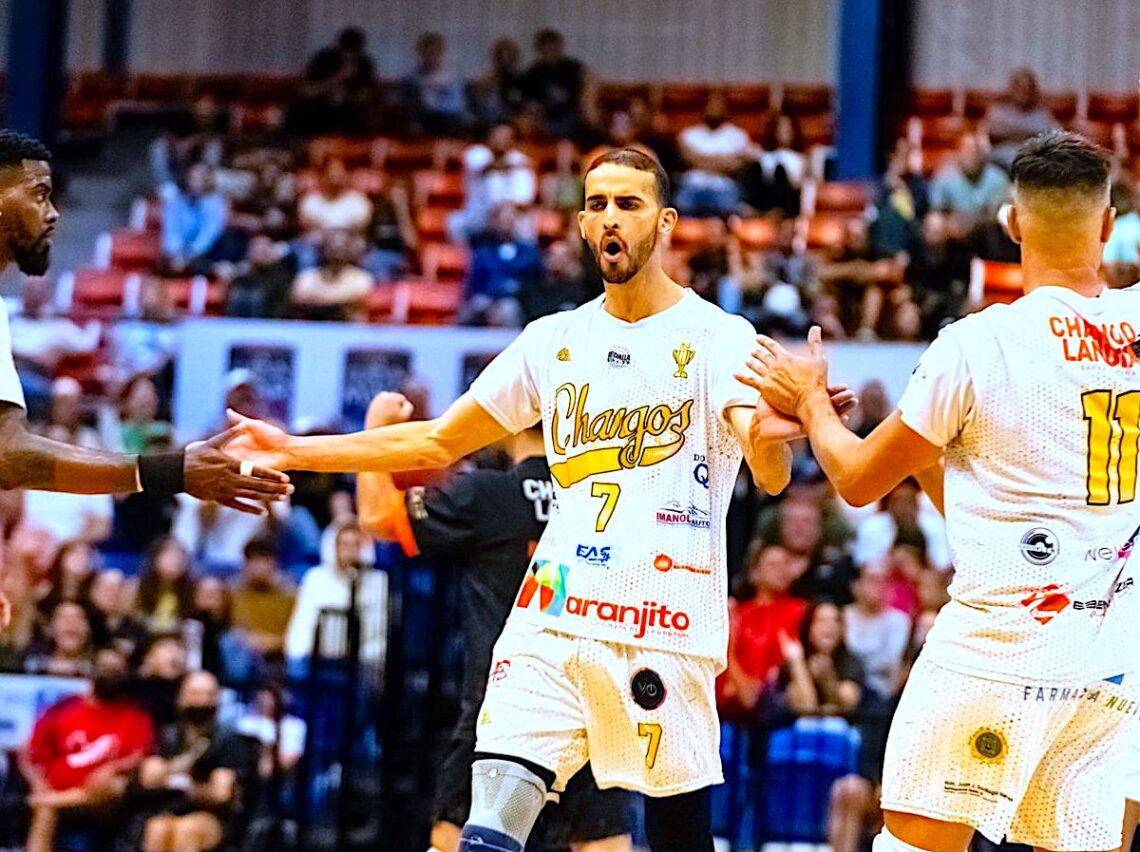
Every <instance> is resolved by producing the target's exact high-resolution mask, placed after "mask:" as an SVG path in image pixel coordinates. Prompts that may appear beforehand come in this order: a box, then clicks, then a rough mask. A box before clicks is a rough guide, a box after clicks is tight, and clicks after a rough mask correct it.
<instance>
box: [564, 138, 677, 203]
mask: <svg viewBox="0 0 1140 852" xmlns="http://www.w3.org/2000/svg"><path fill="white" fill-rule="evenodd" d="M606 163H613V164H614V165H615V166H626V167H627V168H631V169H637V171H639V172H649V173H650V174H651V175H653V191H654V193H655V194H656V195H657V201H658V203H660V205H661V206H662V207H667V206H668V205H669V175H667V174H665V169H663V168H662V167H661V163H660V161H659V160H658V159H657V158H656V157H652V156H650V155H649V154H646V153H645V152H644V151H638V150H637V149H636V148H614V149H613V150H611V151H606V152H605V153H604V154H599V155H598V156H597V157H595V158H594V161H593V162H592V163H590V167H589V168H588V169H586V174H587V175H588V174H589V173H590V172H592V171H593V170H594V169H596V168H597V167H598V166H604V165H605V164H606ZM584 178H585V175H583V179H584Z"/></svg>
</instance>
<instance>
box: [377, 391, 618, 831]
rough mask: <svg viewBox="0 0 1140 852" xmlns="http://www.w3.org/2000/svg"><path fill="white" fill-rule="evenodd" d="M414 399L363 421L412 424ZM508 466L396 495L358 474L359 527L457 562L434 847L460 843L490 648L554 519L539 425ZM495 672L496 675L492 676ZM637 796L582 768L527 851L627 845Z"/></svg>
mask: <svg viewBox="0 0 1140 852" xmlns="http://www.w3.org/2000/svg"><path fill="white" fill-rule="evenodd" d="M411 414H412V405H411V403H409V402H408V401H407V400H406V399H405V398H404V397H403V396H402V395H400V394H397V393H381V394H379V395H377V397H376V398H375V399H374V400H373V401H372V404H371V405H370V406H369V409H368V414H367V419H366V424H365V425H366V426H367V428H370V429H371V428H375V427H377V426H385V425H389V424H392V423H400V422H403V421H406V420H408V419H409V418H410V417H411ZM510 450H511V455H512V457H513V458H514V461H515V465H514V467H512V468H511V469H510V470H507V471H498V470H474V471H471V472H470V473H464V474H460V475H458V476H456V477H455V478H454V479H452V480H451V481H450V482H448V483H447V484H445V485H443V486H442V487H432V488H427V489H425V488H420V487H416V488H412V489H409V490H408V491H407V492H402V491H399V490H398V489H397V488H396V486H395V484H394V483H393V481H392V478H391V476H389V475H388V474H381V473H362V474H360V476H359V477H358V479H357V505H358V508H359V510H360V519H361V526H362V527H363V528H364V529H365V530H367V531H369V532H371V533H372V534H373V535H375V536H377V537H378V538H381V539H386V540H388V541H398V542H400V544H401V546H402V547H403V549H404V551H405V553H407V554H408V555H409V556H416V555H419V554H423V555H425V556H431V557H448V558H453V559H454V558H456V557H460V558H461V559H462V562H463V565H464V568H465V570H464V571H463V575H462V576H463V604H462V606H463V610H462V622H463V647H464V649H465V650H466V654H467V656H466V660H465V663H464V674H463V691H462V695H463V698H462V702H461V709H460V715H459V721H458V723H457V724H456V727H455V732H454V735H453V737H452V740H451V744H450V746H449V748H448V753H447V756H446V758H445V759H444V765H443V767H442V771H441V773H440V783H439V787H438V789H437V792H436V803H435V807H434V809H433V810H434V823H435V824H434V825H433V827H432V835H431V842H432V846H433V849H436V850H439V852H452V850H456V849H457V848H458V846H459V832H460V827H461V826H462V825H463V823H464V822H466V820H467V814H468V811H469V810H470V807H471V764H472V763H473V762H474V759H475V723H476V720H477V718H478V714H479V708H480V706H481V705H482V703H483V694H484V692H485V691H486V687H487V680H488V672H490V669H491V658H492V653H491V652H492V648H493V647H494V643H495V640H496V639H498V637H499V634H500V633H501V632H502V630H503V625H504V624H506V621H507V615H508V613H509V612H510V609H511V606H512V605H513V603H514V600H515V595H516V594H517V592H518V589H519V585H520V584H521V582H522V577H523V573H524V572H525V570H526V567H527V565H528V563H529V561H530V555H531V553H532V552H533V550H534V547H535V545H536V544H537V543H538V539H539V537H540V536H541V535H542V531H543V530H544V529H545V528H546V522H547V520H548V519H549V517H550V510H551V503H552V499H553V494H554V489H553V486H552V485H551V482H550V469H549V468H548V467H547V463H546V456H545V450H544V447H543V441H542V430H541V428H533V429H528V430H526V431H525V432H521V433H519V434H518V435H516V436H514V438H513V439H512V441H511V448H510ZM491 677H492V678H493V677H494V673H493V672H491ZM633 803H634V798H633V794H632V793H630V792H628V791H625V790H607V791H605V792H602V791H600V790H598V788H597V786H596V784H595V782H594V779H593V776H592V774H591V773H590V772H589V771H588V770H585V771H583V772H580V773H578V775H576V776H575V777H574V778H573V779H572V780H571V781H570V783H569V784H568V786H567V788H566V792H565V793H564V794H563V795H562V797H561V802H560V804H559V805H558V806H557V807H555V808H552V809H549V808H548V809H547V810H546V811H545V812H544V813H543V816H542V817H541V818H540V819H539V822H538V824H537V826H536V827H535V831H534V832H533V833H532V834H531V840H530V844H529V845H528V847H527V848H528V849H543V850H548V849H559V848H564V847H566V846H567V845H570V846H571V847H572V848H573V849H574V850H575V851H576V852H623V850H630V849H631V848H632V846H631V840H630V837H629V832H630V831H632V828H633V825H632V815H631V809H632V806H633Z"/></svg>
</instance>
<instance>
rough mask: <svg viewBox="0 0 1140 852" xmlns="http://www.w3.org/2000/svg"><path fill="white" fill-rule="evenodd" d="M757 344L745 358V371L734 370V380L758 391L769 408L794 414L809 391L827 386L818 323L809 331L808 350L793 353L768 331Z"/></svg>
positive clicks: (821, 338)
mask: <svg viewBox="0 0 1140 852" xmlns="http://www.w3.org/2000/svg"><path fill="white" fill-rule="evenodd" d="M756 342H757V343H758V344H759V347H758V348H757V349H756V350H755V351H754V352H753V353H752V357H751V358H749V359H748V364H747V366H748V370H749V371H750V372H747V373H738V374H736V379H737V381H740V382H742V383H743V384H746V385H748V386H749V387H750V388H754V389H756V390H758V391H760V395H761V396H762V397H763V398H764V401H765V402H767V403H768V404H769V405H770V406H772V408H774V409H776V410H777V411H779V412H782V413H784V414H789V415H792V416H793V417H794V416H795V415H796V411H797V409H798V408H799V405H800V403H801V402H802V401H803V400H804V398H805V397H806V396H807V395H808V393H809V392H811V391H813V390H816V389H820V390H823V389H825V388H826V387H827V358H826V356H825V355H824V353H823V335H822V332H821V331H820V328H819V326H818V325H813V326H812V327H811V330H810V331H809V332H808V337H807V342H808V354H807V355H793V354H792V353H791V352H789V351H788V350H787V349H785V348H784V347H783V346H781V345H780V344H779V343H777V342H776V341H775V340H773V339H772V338H770V337H768V336H767V335H763V334H761V335H760V336H759V337H757V338H756Z"/></svg>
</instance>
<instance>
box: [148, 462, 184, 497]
mask: <svg viewBox="0 0 1140 852" xmlns="http://www.w3.org/2000/svg"><path fill="white" fill-rule="evenodd" d="M185 462H186V452H185V451H182V452H177V453H147V454H146V455H141V456H139V484H140V485H142V490H143V491H158V492H161V493H163V494H178V493H180V492H181V491H184V490H185V488H184V485H185V483H184V477H183V473H182V469H183V465H184V464H185Z"/></svg>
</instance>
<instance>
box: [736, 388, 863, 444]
mask: <svg viewBox="0 0 1140 852" xmlns="http://www.w3.org/2000/svg"><path fill="white" fill-rule="evenodd" d="M736 378H737V380H738V381H741V382H744V384H746V385H749V386H750V387H755V385H753V384H752V383H751V382H749V381H746V380H745V379H744V378H742V377H741V376H737V377H736ZM827 394H828V396H830V397H831V405H832V407H833V408H834V409H835V413H836V414H838V415H839V416H840V417H841V418H842V419H843V420H846V419H847V418H848V417H849V416H850V415H851V412H852V411H854V410H855V406H857V405H858V404H859V400H858V399H857V398H856V396H855V391H853V390H851V389H850V388H848V387H847V385H834V386H832V387H829V388H828V389H827ZM749 430H750V434H751V438H752V442H753V443H763V442H765V441H794V440H795V439H797V438H803V437H806V433H805V432H804V426H803V424H802V423H800V421H799V420H797V419H796V418H795V417H792V416H791V415H790V414H784V413H782V412H780V411H777V410H776V409H774V408H773V407H772V406H771V405H769V404H768V403H767V402H766V401H765V400H764V398H763V397H761V398H760V401H759V402H757V403H756V410H755V411H754V412H752V423H751V424H750V427H749Z"/></svg>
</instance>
